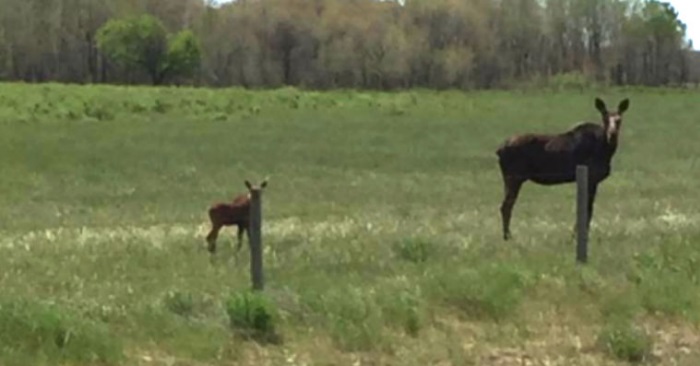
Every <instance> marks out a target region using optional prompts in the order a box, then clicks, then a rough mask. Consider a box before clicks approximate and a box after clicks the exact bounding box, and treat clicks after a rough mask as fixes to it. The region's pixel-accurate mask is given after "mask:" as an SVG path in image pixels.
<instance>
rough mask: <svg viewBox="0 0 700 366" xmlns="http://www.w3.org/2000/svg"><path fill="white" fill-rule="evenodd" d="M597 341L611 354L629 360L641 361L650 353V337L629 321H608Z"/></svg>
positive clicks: (651, 344)
mask: <svg viewBox="0 0 700 366" xmlns="http://www.w3.org/2000/svg"><path fill="white" fill-rule="evenodd" d="M598 343H599V344H600V345H601V346H602V347H603V348H604V349H605V351H606V352H607V353H608V354H610V355H611V356H613V357H615V358H618V359H620V360H624V361H629V362H643V361H645V360H646V359H647V358H648V357H649V355H650V354H651V350H652V346H653V342H652V340H651V338H650V337H649V336H648V335H647V334H646V333H645V332H644V331H643V330H642V329H639V328H638V327H635V326H634V325H633V324H632V323H631V321H614V322H610V323H608V325H606V326H605V327H604V328H603V330H602V331H601V333H600V335H599V336H598Z"/></svg>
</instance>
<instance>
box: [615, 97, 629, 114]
mask: <svg viewBox="0 0 700 366" xmlns="http://www.w3.org/2000/svg"><path fill="white" fill-rule="evenodd" d="M629 107H630V100H629V99H625V100H623V101H622V102H620V105H619V106H618V107H617V113H619V114H623V113H625V111H626V110H627V108H629Z"/></svg>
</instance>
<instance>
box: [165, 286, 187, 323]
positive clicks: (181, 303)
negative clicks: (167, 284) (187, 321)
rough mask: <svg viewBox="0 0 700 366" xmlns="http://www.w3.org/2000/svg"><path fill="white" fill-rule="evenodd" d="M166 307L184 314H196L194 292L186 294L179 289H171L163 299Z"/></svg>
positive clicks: (184, 315) (178, 313)
mask: <svg viewBox="0 0 700 366" xmlns="http://www.w3.org/2000/svg"><path fill="white" fill-rule="evenodd" d="M163 302H164V304H165V308H166V309H168V310H169V311H171V312H173V313H175V314H177V315H180V316H183V317H186V318H188V317H190V316H192V315H193V314H194V305H195V304H194V297H193V296H192V294H189V293H188V294H185V293H182V292H179V291H169V292H168V293H166V294H165V298H164V299H163Z"/></svg>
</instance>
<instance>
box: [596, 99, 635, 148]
mask: <svg viewBox="0 0 700 366" xmlns="http://www.w3.org/2000/svg"><path fill="white" fill-rule="evenodd" d="M629 106H630V101H629V99H624V100H623V101H621V102H620V104H619V105H618V106H617V111H615V112H611V111H609V110H608V108H607V107H606V106H605V102H603V100H602V99H600V98H595V108H596V109H597V110H598V111H599V112H600V114H601V116H602V117H603V127H604V128H605V136H606V138H607V140H608V142H609V143H615V142H617V137H618V135H619V134H620V129H621V128H622V114H623V113H625V111H627V109H628V108H629Z"/></svg>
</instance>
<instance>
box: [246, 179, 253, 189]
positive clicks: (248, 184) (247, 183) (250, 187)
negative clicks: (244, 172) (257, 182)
mask: <svg viewBox="0 0 700 366" xmlns="http://www.w3.org/2000/svg"><path fill="white" fill-rule="evenodd" d="M245 186H246V187H248V189H253V185H252V184H250V182H248V180H247V179H246V181H245Z"/></svg>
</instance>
